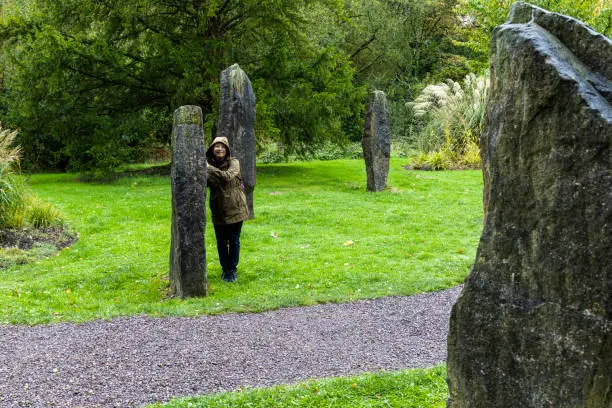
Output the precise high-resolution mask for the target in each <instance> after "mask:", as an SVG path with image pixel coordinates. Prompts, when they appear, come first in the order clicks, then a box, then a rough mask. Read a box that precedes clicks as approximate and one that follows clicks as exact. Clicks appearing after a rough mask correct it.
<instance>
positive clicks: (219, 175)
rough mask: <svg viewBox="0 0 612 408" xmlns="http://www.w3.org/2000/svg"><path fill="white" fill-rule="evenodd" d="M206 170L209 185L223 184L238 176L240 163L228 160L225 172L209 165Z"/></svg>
mask: <svg viewBox="0 0 612 408" xmlns="http://www.w3.org/2000/svg"><path fill="white" fill-rule="evenodd" d="M207 168H208V179H209V183H211V184H213V185H218V184H224V183H227V182H229V181H231V180H232V179H234V178H236V177H239V176H240V163H239V162H238V160H237V159H230V162H229V167H228V169H227V170H219V169H218V168H216V167H215V166H212V165H210V164H209V165H208V166H207Z"/></svg>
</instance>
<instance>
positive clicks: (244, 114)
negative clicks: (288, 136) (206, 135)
mask: <svg viewBox="0 0 612 408" xmlns="http://www.w3.org/2000/svg"><path fill="white" fill-rule="evenodd" d="M220 94H221V96H220V100H219V125H218V127H217V136H225V137H227V139H228V141H229V143H230V150H231V152H232V156H234V157H236V158H237V159H238V161H240V175H241V176H242V182H243V183H244V192H245V195H246V198H247V204H248V207H249V218H251V219H253V218H255V211H254V209H253V190H254V189H255V165H256V160H255V154H256V143H255V93H254V92H253V87H252V86H251V81H250V80H249V77H248V76H247V74H246V73H245V72H244V71H243V70H242V69H241V68H240V67H239V66H238V64H234V65H232V66H231V67H229V68H227V69H224V70H223V71H221V76H220Z"/></svg>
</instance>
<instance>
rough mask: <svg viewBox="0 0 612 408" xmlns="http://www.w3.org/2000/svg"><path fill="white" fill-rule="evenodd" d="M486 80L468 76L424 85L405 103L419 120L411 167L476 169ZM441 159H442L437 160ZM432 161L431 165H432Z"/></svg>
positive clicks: (484, 103) (478, 160) (481, 77)
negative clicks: (460, 79) (411, 100)
mask: <svg viewBox="0 0 612 408" xmlns="http://www.w3.org/2000/svg"><path fill="white" fill-rule="evenodd" d="M488 87H489V79H488V76H487V75H484V76H479V77H477V76H476V75H475V74H469V75H467V76H466V77H465V79H464V80H463V86H461V84H460V83H459V82H455V81H452V80H450V79H449V80H446V81H445V82H443V83H439V84H435V85H428V86H427V87H425V89H423V91H422V92H421V94H420V95H419V96H418V97H417V98H416V99H415V100H414V101H413V102H409V103H407V104H406V106H407V107H408V108H409V109H412V111H413V112H414V116H415V117H416V118H420V120H422V121H423V128H422V130H421V132H420V135H419V139H418V148H419V150H421V152H422V154H421V155H419V156H418V157H417V158H416V159H415V161H414V162H413V163H412V166H413V167H415V168H433V169H436V170H442V169H448V168H453V167H457V168H463V167H468V168H478V167H479V166H480V155H479V147H478V139H479V137H480V133H481V131H482V126H483V120H484V113H485V108H486V100H487V94H488ZM441 158H444V160H441ZM434 162H435V163H434Z"/></svg>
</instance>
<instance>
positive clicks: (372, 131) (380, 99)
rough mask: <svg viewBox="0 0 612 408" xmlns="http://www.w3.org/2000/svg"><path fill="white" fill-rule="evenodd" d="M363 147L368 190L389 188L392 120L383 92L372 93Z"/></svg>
mask: <svg viewBox="0 0 612 408" xmlns="http://www.w3.org/2000/svg"><path fill="white" fill-rule="evenodd" d="M361 146H362V147H363V159H364V160H365V165H366V176H367V182H366V190H367V191H374V192H376V191H381V190H383V189H384V188H385V187H386V186H387V177H388V175H389V157H391V119H390V117H389V108H388V105H387V95H386V94H385V93H384V92H383V91H374V92H372V96H371V99H370V103H369V104H368V108H367V111H366V115H365V126H364V131H363V138H362V139H361Z"/></svg>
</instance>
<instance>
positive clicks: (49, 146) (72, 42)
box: [0, 0, 362, 169]
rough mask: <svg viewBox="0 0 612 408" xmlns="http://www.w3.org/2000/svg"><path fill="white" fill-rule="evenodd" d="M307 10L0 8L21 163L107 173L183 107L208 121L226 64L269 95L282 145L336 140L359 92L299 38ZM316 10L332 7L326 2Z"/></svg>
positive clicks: (130, 5) (45, 4)
mask: <svg viewBox="0 0 612 408" xmlns="http://www.w3.org/2000/svg"><path fill="white" fill-rule="evenodd" d="M309 3H311V2H310V1H308V0H283V1H280V0H268V1H259V0H174V1H170V0H100V1H93V0H66V1H62V2H56V1H54V0H24V1H23V2H13V3H12V4H8V5H7V4H6V2H5V6H6V7H5V8H4V10H5V14H6V15H8V18H5V20H4V21H3V22H2V23H3V25H2V31H1V32H0V35H1V37H0V38H2V40H3V45H4V47H3V51H4V52H5V53H6V54H5V56H6V57H7V65H8V66H10V68H11V72H10V75H7V78H6V87H7V89H6V91H5V93H4V95H3V106H5V107H6V109H7V113H6V118H7V119H8V120H9V121H10V122H11V123H12V124H17V125H19V126H20V127H21V133H20V135H21V139H20V142H21V144H22V145H23V146H24V155H25V159H26V161H30V162H33V163H37V164H39V165H45V166H51V167H59V168H67V167H68V168H74V169H87V168H92V167H101V168H112V167H113V166H115V165H117V164H119V163H120V162H122V161H125V160H127V159H129V158H130V155H131V154H133V152H134V151H136V150H137V149H138V148H140V147H142V146H146V145H148V144H151V143H153V142H155V141H160V142H167V140H168V138H169V135H170V126H171V124H170V116H171V112H172V111H173V110H174V109H175V108H176V107H178V106H180V105H186V104H194V105H198V106H200V107H202V109H203V111H204V112H205V114H206V115H207V118H208V121H209V123H214V119H215V117H216V106H217V103H218V102H217V100H218V77H219V73H220V71H221V70H222V69H224V68H226V67H227V66H229V65H231V64H233V63H239V64H240V65H241V66H242V67H244V69H245V71H247V72H248V73H249V76H250V77H251V78H253V82H254V84H255V86H256V87H257V86H258V87H259V88H268V89H266V91H267V92H264V93H263V95H264V98H262V101H261V103H262V104H269V105H272V106H273V108H272V109H269V110H270V111H271V112H272V122H270V123H271V124H270V126H273V127H276V128H279V129H281V132H280V133H282V134H283V135H284V139H285V140H286V141H290V142H293V141H296V140H297V141H302V140H304V141H308V140H309V138H310V139H311V138H317V137H324V135H325V134H328V133H329V134H331V135H333V136H338V135H339V132H337V130H338V129H339V127H340V126H341V123H342V122H343V121H344V120H345V119H346V118H347V117H348V116H350V115H351V114H354V112H353V111H355V110H358V108H359V100H360V98H361V96H362V92H360V91H359V89H358V88H355V87H354V85H353V83H352V71H351V68H350V66H349V65H348V60H346V58H344V56H343V55H342V54H341V53H337V52H335V51H334V50H325V49H324V50H322V51H318V50H317V49H316V48H315V47H313V46H312V44H311V43H310V42H309V41H308V39H307V38H306V37H304V36H303V35H302V34H301V33H302V31H303V27H304V25H306V24H307V22H308V21H307V18H306V17H307V16H306V13H305V11H306V6H307V5H308V4H309ZM318 5H320V6H321V7H323V8H324V9H326V10H327V12H329V13H335V12H337V11H338V6H337V4H336V2H335V1H334V0H320V1H319V2H318ZM322 73H339V75H338V76H334V75H332V74H330V75H328V76H327V77H326V76H325V75H320V74H322ZM332 76H333V77H332ZM338 78H339V79H338ZM297 98H299V102H300V103H303V102H305V101H306V102H308V104H309V105H310V107H309V108H308V107H306V108H304V107H302V106H301V105H300V103H298V102H296V99H297ZM341 99H345V101H341ZM308 104H307V105H308ZM299 109H309V110H308V111H307V112H308V113H312V114H311V115H310V116H307V117H305V116H303V115H299V114H295V113H294V111H295V110H299ZM302 113H304V112H302ZM298 116H299V119H300V121H296V120H294V119H296V118H297V117H298ZM300 129H303V130H300ZM330 130H331V132H329V131H330ZM298 144H299V143H298Z"/></svg>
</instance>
